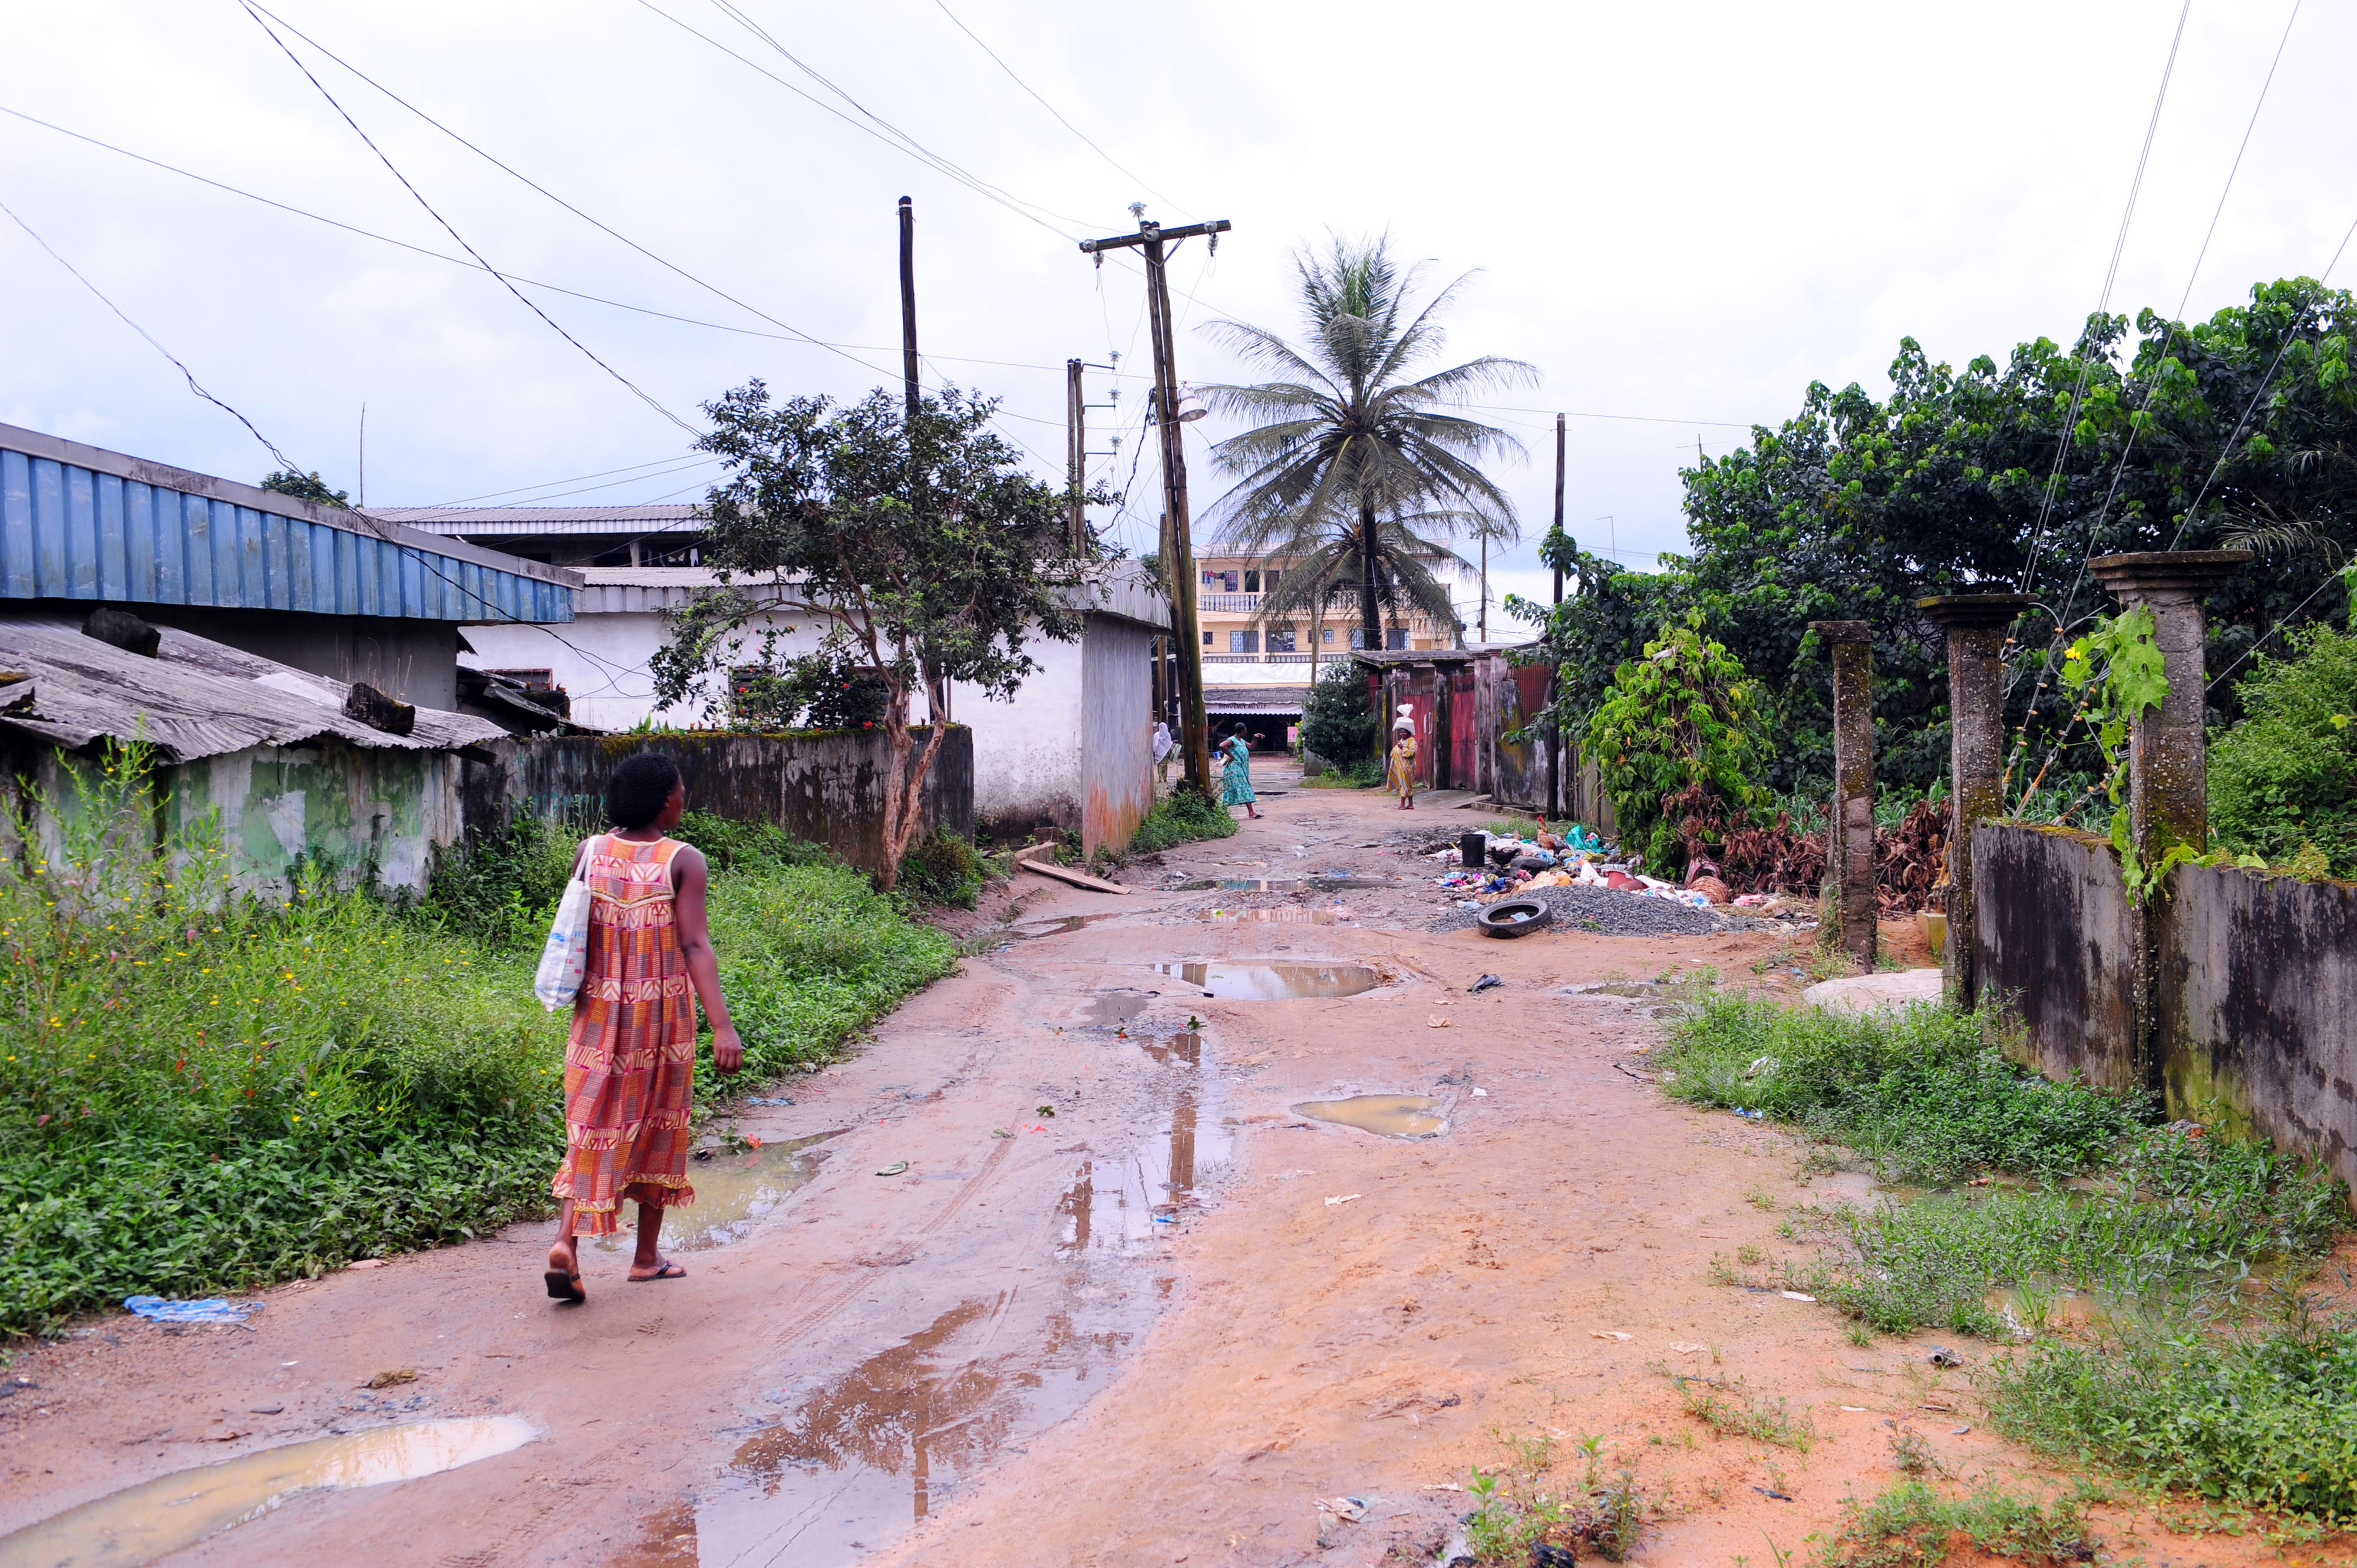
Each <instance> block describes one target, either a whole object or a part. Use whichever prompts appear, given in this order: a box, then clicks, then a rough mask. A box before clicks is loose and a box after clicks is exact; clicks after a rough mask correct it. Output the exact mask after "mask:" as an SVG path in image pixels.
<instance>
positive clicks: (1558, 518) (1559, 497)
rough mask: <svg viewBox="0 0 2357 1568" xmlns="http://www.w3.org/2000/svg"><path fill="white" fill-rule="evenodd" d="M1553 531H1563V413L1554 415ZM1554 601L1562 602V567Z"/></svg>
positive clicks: (1556, 579) (1557, 570)
mask: <svg viewBox="0 0 2357 1568" xmlns="http://www.w3.org/2000/svg"><path fill="white" fill-rule="evenodd" d="M1555 532H1557V533H1561V532H1563V415H1562V414H1559V413H1558V414H1556V415H1555ZM1555 603H1556V604H1561V603H1563V568H1562V567H1560V566H1557V567H1556V568H1555Z"/></svg>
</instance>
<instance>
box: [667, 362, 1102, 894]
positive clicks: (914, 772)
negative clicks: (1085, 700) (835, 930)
mask: <svg viewBox="0 0 2357 1568" xmlns="http://www.w3.org/2000/svg"><path fill="white" fill-rule="evenodd" d="M994 408H996V403H994V402H993V401H992V400H990V399H988V398H985V397H982V396H979V395H977V394H974V393H969V392H959V391H957V390H956V389H954V388H952V389H949V390H948V391H947V392H944V393H943V394H942V396H941V397H940V398H938V399H933V398H928V399H926V400H924V401H923V403H921V404H920V407H919V409H918V410H917V412H916V413H915V414H913V415H907V414H904V412H903V405H902V401H901V394H900V393H899V391H898V390H891V391H887V390H884V389H880V388H879V389H878V390H877V391H875V392H870V393H868V394H867V395H866V397H864V398H862V399H861V400H860V401H858V402H857V403H850V404H845V405H840V406H838V405H836V404H835V403H833V402H831V401H830V400H828V399H826V398H823V397H794V398H787V399H785V400H783V401H782V402H775V403H773V402H772V401H771V399H770V391H769V389H768V388H767V387H766V386H764V385H763V384H762V383H761V382H760V381H752V382H750V383H749V384H748V385H746V386H742V387H738V388H737V389H735V390H734V391H732V392H728V393H726V395H724V396H723V397H722V398H721V399H720V400H719V401H718V402H717V403H707V404H706V405H705V413H707V414H709V415H710V416H711V418H712V421H713V428H712V430H711V432H710V433H709V434H708V435H705V437H704V438H703V439H702V440H701V441H700V442H698V443H697V445H698V446H700V447H701V448H702V449H703V450H705V451H707V452H711V453H714V454H716V455H717V456H719V457H720V458H721V459H722V460H723V461H724V462H725V463H726V472H725V473H724V475H723V477H722V478H721V481H720V482H719V483H718V484H716V485H715V486H714V487H713V489H712V491H711V495H710V499H709V503H708V505H709V512H710V520H711V521H710V528H709V532H708V533H707V534H706V536H705V547H704V548H705V560H706V561H708V562H709V563H710V564H712V565H713V566H714V567H715V568H716V572H717V574H718V575H719V577H720V582H721V586H720V587H719V588H717V589H716V590H714V591H711V592H708V593H705V594H703V595H701V596H698V597H697V598H695V599H694V600H693V601H692V602H690V603H689V604H688V605H686V606H684V607H682V608H681V609H680V610H678V611H677V612H675V613H674V617H673V628H672V636H671V639H670V641H669V642H668V643H667V644H666V645H665V646H664V648H662V650H660V651H659V652H658V653H657V654H656V656H655V659H654V660H653V661H652V666H651V667H652V669H653V671H654V674H655V687H656V692H657V695H658V701H659V702H661V703H665V704H668V703H674V702H678V701H680V700H681V699H683V697H685V696H686V695H687V694H688V693H690V692H691V691H693V690H694V689H695V688H697V687H698V686H699V685H701V684H702V683H703V682H704V681H705V680H706V679H707V678H708V677H709V676H710V675H711V674H712V673H713V672H714V671H717V670H722V669H725V668H726V667H727V666H729V665H730V664H732V663H736V662H738V661H739V660H741V658H742V652H743V647H744V644H745V642H746V640H747V639H748V637H749V636H750V635H751V634H750V633H749V631H748V628H749V627H750V626H751V625H752V624H753V623H754V622H755V621H756V620H757V618H759V617H760V616H761V615H762V613H763V610H764V605H763V603H762V602H761V600H759V599H757V598H756V596H754V595H751V594H748V593H747V592H746V591H745V589H744V588H743V586H741V585H745V584H753V585H760V586H763V587H765V588H767V589H768V590H770V596H771V597H772V598H774V597H775V596H782V595H783V594H785V593H786V592H788V591H791V595H792V596H793V597H794V598H795V599H797V600H799V601H801V602H804V603H807V604H809V605H811V606H813V607H814V608H815V609H816V611H817V612H818V613H820V614H822V615H824V616H825V617H827V618H828V619H829V620H830V622H831V625H830V627H829V628H828V630H827V633H826V635H825V637H824V638H823V639H822V641H821V644H820V646H819V648H818V649H817V650H815V651H813V652H811V653H807V654H804V655H802V656H801V657H799V658H796V659H793V660H786V661H785V662H784V664H783V665H782V666H781V667H780V668H781V671H782V677H783V678H784V679H786V680H788V681H792V680H796V679H799V680H801V681H803V682H808V683H809V685H808V687H807V689H809V690H817V689H819V687H820V685H821V683H823V682H826V681H829V680H832V679H834V677H835V675H836V674H837V672H839V671H841V670H842V669H843V668H844V667H845V665H846V664H853V665H856V666H857V667H859V668H861V669H864V670H866V671H872V672H873V675H874V678H875V679H876V680H877V682H880V684H881V686H882V688H883V694H884V703H883V712H882V723H883V728H884V733H885V736H886V738H887V740H888V743H889V756H890V759H891V760H890V765H889V766H890V769H891V771H890V774H889V778H888V783H887V787H886V789H885V792H884V824H883V828H884V831H883V839H884V865H883V866H882V867H881V868H880V869H879V871H878V872H877V883H878V885H879V886H881V887H882V888H884V889H885V890H886V891H889V890H890V889H891V888H892V886H894V884H895V883H896V881H897V880H898V878H899V866H900V863H901V860H902V859H903V857H905V856H906V855H907V854H908V853H909V845H910V844H911V843H915V842H916V840H917V837H918V834H919V832H920V828H921V825H922V813H921V811H920V809H919V808H920V800H921V792H922V789H923V787H924V781H925V779H927V778H928V777H929V776H930V775H931V771H932V767H933V761H934V758H935V757H937V756H938V755H939V753H940V751H941V746H942V740H943V738H944V736H946V734H947V726H946V725H942V724H938V723H937V724H934V725H931V726H930V731H929V733H928V735H927V736H926V738H925V745H924V749H923V751H922V752H921V753H920V754H919V755H918V756H917V757H915V765H914V766H913V767H911V766H910V752H911V746H912V741H911V739H910V736H909V700H910V698H911V696H912V695H913V694H914V693H917V692H918V691H920V690H922V691H925V692H927V693H931V694H932V696H933V699H934V700H933V701H932V702H931V703H930V704H929V705H930V706H931V709H932V711H933V712H934V713H936V714H938V713H939V712H940V711H941V707H942V703H941V702H940V700H939V698H940V694H941V693H942V692H943V691H945V690H946V688H947V686H948V683H949V682H953V681H955V682H964V683H967V684H969V685H973V686H976V687H979V688H981V690H982V692H983V693H984V694H985V696H987V697H990V698H993V699H996V700H999V701H1004V700H1006V699H1008V698H1011V697H1012V696H1013V695H1014V693H1015V691H1016V689H1017V686H1019V685H1020V684H1021V683H1022V682H1023V680H1024V678H1025V677H1026V676H1028V675H1029V674H1030V673H1031V672H1032V671H1035V670H1037V669H1038V668H1039V666H1038V664H1037V663H1036V662H1035V661H1034V660H1032V659H1031V657H1030V656H1029V654H1028V653H1027V652H1026V651H1025V645H1026V644H1027V642H1028V640H1029V639H1031V638H1032V637H1034V636H1042V637H1048V638H1052V639H1056V640H1058V641H1062V642H1070V641H1073V640H1075V639H1078V638H1079V636H1080V635H1081V630H1082V616H1083V615H1084V613H1085V610H1086V604H1085V593H1084V590H1085V588H1086V586H1087V585H1086V583H1085V580H1084V577H1083V575H1082V569H1083V567H1084V565H1085V564H1086V563H1085V561H1084V559H1083V558H1082V556H1081V555H1080V554H1079V553H1076V552H1075V550H1074V549H1073V546H1072V543H1071V538H1070V535H1069V533H1068V532H1067V526H1066V517H1067V513H1066V503H1065V498H1064V496H1063V493H1062V492H1061V491H1060V490H1059V489H1054V488H1051V487H1049V486H1048V485H1044V484H1041V483H1040V482H1039V480H1037V479H1034V478H1030V477H1029V476H1028V475H1027V474H1025V473H1024V472H1023V471H1022V466H1021V461H1020V454H1019V453H1018V452H1017V450H1016V449H1015V447H1014V446H1011V445H1010V444H1009V443H1007V442H1006V440H1005V439H1004V438H1002V437H1000V436H999V435H996V434H994V433H993V432H992V431H991V430H990V428H989V422H990V416H991V413H992V410H993V409H994ZM770 650H772V651H773V650H774V642H773V640H772V642H771V648H770ZM767 661H768V660H765V662H767Z"/></svg>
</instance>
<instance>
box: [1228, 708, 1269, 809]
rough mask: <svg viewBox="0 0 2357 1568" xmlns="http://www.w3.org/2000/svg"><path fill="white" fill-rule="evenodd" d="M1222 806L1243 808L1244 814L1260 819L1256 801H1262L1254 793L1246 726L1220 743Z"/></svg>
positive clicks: (1250, 750)
mask: <svg viewBox="0 0 2357 1568" xmlns="http://www.w3.org/2000/svg"><path fill="white" fill-rule="evenodd" d="M1220 769H1221V771H1220V804H1221V805H1222V807H1226V806H1242V807H1243V809H1244V814H1245V815H1247V816H1250V817H1254V818H1258V817H1259V815H1260V808H1259V807H1258V806H1256V805H1254V804H1253V802H1254V801H1255V800H1259V799H1260V797H1259V796H1257V795H1255V794H1254V793H1253V787H1252V744H1251V743H1250V742H1249V741H1247V740H1245V739H1244V726H1243V725H1236V731H1235V733H1234V734H1233V735H1232V736H1228V738H1227V739H1225V740H1223V741H1222V742H1220Z"/></svg>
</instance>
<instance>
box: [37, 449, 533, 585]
mask: <svg viewBox="0 0 2357 1568" xmlns="http://www.w3.org/2000/svg"><path fill="white" fill-rule="evenodd" d="M576 586H577V582H576V578H575V575H573V574H571V573H568V572H565V571H562V570H560V569H558V568H554V567H550V566H545V565H542V564H539V563H537V562H528V561H522V560H519V559H518V558H516V557H514V556H511V555H502V554H500V553H498V552H496V551H490V550H484V549H481V548H480V547H479V546H476V545H472V544H468V543H465V542H461V541H458V540H455V539H447V538H441V537H437V536H436V535H434V534H430V533H426V532H421V531H419V530H416V529H413V528H409V527H406V526H404V525H402V524H400V523H396V522H392V521H386V520H383V519H379V518H371V517H367V516H364V515H362V514H361V513H359V512H356V511H346V510H341V509H337V508H328V507H317V506H313V505H311V504H310V503H308V502H306V501H299V500H296V499H294V498H293V497H291V496H278V495H274V494H272V493H271V492H268V491H264V490H258V489H253V487H251V486H248V485H241V484H238V483H236V482H235V481H233V480H229V479H221V478H213V477H212V476H210V475H205V474H192V473H188V472H187V471H186V470H183V469H178V468H168V467H164V466H163V465H161V464H155V463H148V462H145V461H143V460H142V459H138V458H134V457H126V456H122V455H121V454H119V453H113V452H104V451H101V450H99V449H98V448H96V447H91V446H81V445H79V444H78V443H74V442H70V441H64V440H61V439H59V437H57V436H53V435H41V434H39V433H38V432H36V431H29V430H20V429H17V428H16V427H15V426H13V425H6V424H0V599H82V600H92V601H96V600H106V601H113V602H116V603H127V604H167V605H199V606H210V607H218V608H223V609H275V610H294V611H300V612H305V613H309V614H316V615H361V616H398V617H403V618H411V619H425V620H447V621H460V622H475V623H480V622H485V621H500V620H519V621H532V622H542V623H547V622H562V621H569V620H571V619H572V618H573V616H574V590H575V588H576Z"/></svg>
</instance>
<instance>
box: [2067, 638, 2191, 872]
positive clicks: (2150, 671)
mask: <svg viewBox="0 0 2357 1568" xmlns="http://www.w3.org/2000/svg"><path fill="white" fill-rule="evenodd" d="M2157 630H2158V627H2157V626H2156V625H2155V623H2154V621H2153V617H2152V611H2151V610H2149V609H2147V608H2146V607H2144V606H2142V605H2135V606H2131V607H2129V608H2127V609H2126V610H2123V611H2121V612H2120V613H2119V614H2118V615H2115V616H2101V617H2098V618H2096V621H2095V625H2094V628H2093V630H2091V631H2089V632H2088V633H2087V634H2086V635H2085V636H2083V637H2082V638H2080V639H2078V640H2077V641H2076V642H2073V643H2072V645H2071V646H2070V647H2069V648H2068V649H2066V650H2063V654H2062V684H2063V686H2064V687H2065V688H2066V689H2067V690H2070V691H2072V692H2075V693H2078V695H2079V701H2078V704H2077V706H2076V708H2075V709H2074V710H2073V711H2072V715H2071V721H2070V722H2071V724H2072V725H2079V724H2084V725H2086V726H2087V728H2088V731H2089V733H2090V734H2091V735H2092V736H2093V739H2094V741H2095V744H2096V746H2098V747H2100V748H2101V750H2102V752H2103V756H2104V778H2103V779H2102V781H2101V782H2100V783H2096V784H2091V785H2089V786H2088V787H2087V793H2088V794H2089V795H2091V796H2092V795H2093V794H2095V793H2096V792H2097V791H2099V790H2100V791H2101V792H2103V794H2104V796H2105V798H2106V799H2108V800H2110V801H2111V803H2112V823H2111V828H2112V833H2111V837H2112V847H2113V848H2114V849H2115V850H2117V851H2118V852H2119V856H2120V876H2121V879H2122V880H2123V881H2125V882H2126V885H2127V891H2128V897H2129V898H2130V899H2131V900H2132V901H2134V902H2136V903H2138V904H2141V903H2143V902H2144V901H2145V899H2146V898H2147V897H2149V896H2150V895H2151V892H2152V890H2153V888H2154V887H2155V886H2158V884H2159V883H2160V880H2161V879H2162V878H2163V877H2165V876H2167V875H2169V871H2170V869H2171V868H2172V867H2174V866H2177V865H2182V864H2183V863H2185V862H2186V861H2189V860H2199V859H2201V850H2200V849H2198V848H2196V847H2195V846H2194V845H2192V844H2189V843H2172V844H2169V845H2168V846H2167V848H2166V849H2164V850H2163V851H2162V853H2161V854H2160V856H2159V858H2158V860H2157V861H2155V862H2150V863H2147V861H2146V860H2145V858H2144V857H2143V856H2142V855H2139V854H2137V853H2136V836H2135V832H2134V829H2133V824H2132V822H2131V820H2130V817H2129V812H2128V808H2127V804H2126V801H2125V800H2122V799H2121V796H2122V793H2123V790H2124V787H2125V786H2126V782H2127V768H2128V735H2129V732H2130V731H2131V729H2132V728H2133V727H2134V725H2135V724H2136V720H2137V719H2138V718H2140V717H2142V716H2143V715H2144V714H2147V713H2150V712H2152V711H2153V710H2154V709H2156V708H2158V707H2159V706H2160V704H2161V703H2162V702H2163V701H2164V700H2165V699H2166V698H2167V697H2168V696H2169V673H2168V667H2167V664H2166V661H2165V660H2164V659H2163V658H2162V655H2161V651H2160V645H2159V643H2158V642H2157V641H2156V640H2155V639H2154V634H2155V632H2156V631H2157ZM2066 733H2067V731H2066ZM2040 776H2041V777H2043V770H2042V769H2041V770H2040ZM2036 788H2037V785H2036V781H2035V780H2033V781H2032V784H2031V792H2032V793H2035V791H2036Z"/></svg>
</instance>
